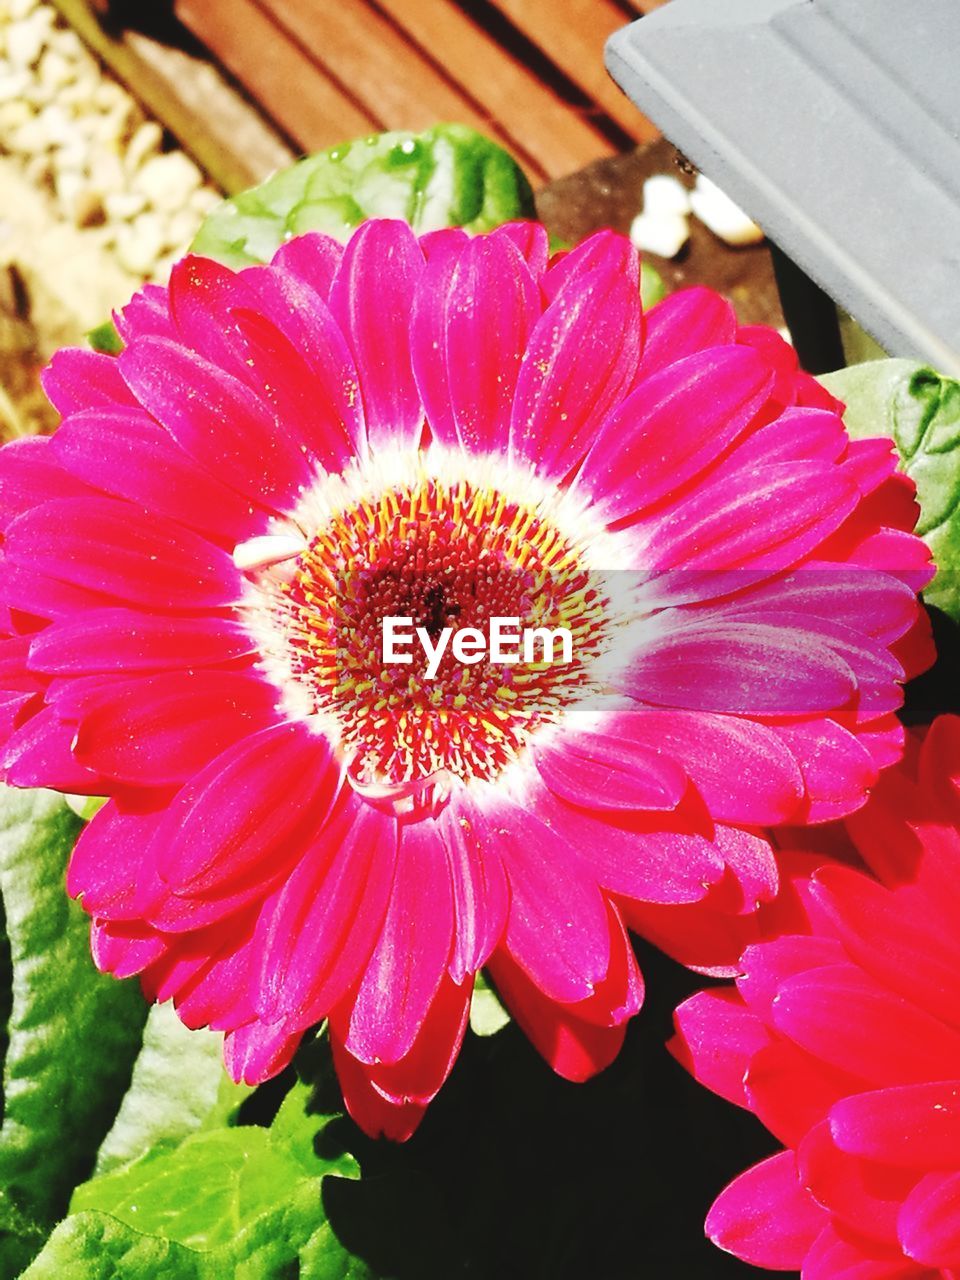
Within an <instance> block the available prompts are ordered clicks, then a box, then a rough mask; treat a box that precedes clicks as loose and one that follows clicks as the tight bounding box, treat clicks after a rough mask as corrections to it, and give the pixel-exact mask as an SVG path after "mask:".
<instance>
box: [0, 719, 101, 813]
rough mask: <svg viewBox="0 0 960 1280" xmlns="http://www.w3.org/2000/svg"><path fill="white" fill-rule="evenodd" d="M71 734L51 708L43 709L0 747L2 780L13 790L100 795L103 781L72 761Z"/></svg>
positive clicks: (70, 729) (72, 732)
mask: <svg viewBox="0 0 960 1280" xmlns="http://www.w3.org/2000/svg"><path fill="white" fill-rule="evenodd" d="M73 735H74V730H73V728H71V727H69V726H68V725H65V724H64V723H63V722H62V721H61V720H60V718H59V716H58V715H57V713H56V711H55V710H54V709H53V708H52V707H45V708H44V709H43V710H42V711H40V712H38V713H37V714H36V715H35V716H32V717H31V718H30V719H29V720H27V722H26V723H25V724H23V725H22V726H21V727H20V728H19V729H17V730H16V731H15V732H14V733H13V734H12V735H11V736H10V737H9V738H8V739H7V741H6V743H5V744H4V746H3V751H2V753H0V769H2V770H3V778H4V781H6V782H7V783H9V785H10V786H13V787H52V788H53V789H54V790H55V791H66V792H68V793H70V794H73V795H83V796H99V795H103V793H104V790H105V787H106V784H105V782H104V779H103V778H102V777H100V775H99V774H96V773H93V772H92V771H91V770H90V769H85V768H84V767H83V766H82V765H81V764H79V763H78V762H77V760H76V759H75V758H74V756H73V754H72V752H71V750H70V744H71V741H72V739H73Z"/></svg>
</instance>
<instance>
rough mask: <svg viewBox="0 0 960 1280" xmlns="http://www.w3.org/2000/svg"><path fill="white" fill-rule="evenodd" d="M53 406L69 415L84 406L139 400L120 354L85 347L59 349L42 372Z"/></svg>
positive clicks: (102, 406) (130, 403)
mask: <svg viewBox="0 0 960 1280" xmlns="http://www.w3.org/2000/svg"><path fill="white" fill-rule="evenodd" d="M40 381H41V382H42V383H43V389H44V391H45V392H46V393H47V397H48V399H49V400H50V403H51V404H52V405H53V407H54V408H55V409H56V410H57V411H58V412H59V413H61V414H62V415H63V416H64V417H67V416H68V415H69V414H71V413H77V412H78V411H79V410H81V409H114V408H117V407H126V406H133V405H135V404H136V400H135V399H134V398H133V396H132V395H131V394H130V389H129V388H128V386H127V384H126V383H125V382H124V380H123V378H122V377H121V376H120V366H119V364H118V363H117V358H116V356H108V355H104V354H103V353H102V352H100V351H87V350H85V349H84V348H82V347H67V348H65V349H64V350H63V351H58V352H57V353H56V355H55V356H54V357H53V359H52V360H51V361H50V363H49V364H48V365H47V367H46V369H44V371H43V373H42V374H41V375H40Z"/></svg>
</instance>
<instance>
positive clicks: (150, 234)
mask: <svg viewBox="0 0 960 1280" xmlns="http://www.w3.org/2000/svg"><path fill="white" fill-rule="evenodd" d="M164 240H165V235H164V227H163V223H162V221H161V220H160V218H159V217H157V215H156V214H153V213H142V214H141V215H140V217H139V218H136V219H134V221H133V222H131V223H130V224H129V225H128V226H125V227H121V228H120V230H119V231H118V232H117V258H118V259H119V261H120V265H121V266H122V267H123V268H124V270H126V271H129V272H130V274H131V275H134V276H148V275H150V273H151V272H152V271H153V269H154V267H155V266H156V264H157V262H158V261H159V259H160V256H161V254H162V253H163V250H164Z"/></svg>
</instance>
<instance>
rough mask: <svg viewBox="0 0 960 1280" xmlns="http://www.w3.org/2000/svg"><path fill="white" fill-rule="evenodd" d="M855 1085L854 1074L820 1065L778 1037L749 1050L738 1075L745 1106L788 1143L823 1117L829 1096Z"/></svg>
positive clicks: (835, 1099)
mask: <svg viewBox="0 0 960 1280" xmlns="http://www.w3.org/2000/svg"><path fill="white" fill-rule="evenodd" d="M859 1087H860V1084H859V1082H858V1081H857V1080H856V1079H855V1077H853V1076H849V1075H847V1074H846V1073H845V1072H843V1071H835V1070H833V1068H831V1067H828V1066H825V1065H824V1063H822V1062H821V1061H820V1060H819V1059H818V1058H813V1057H811V1056H810V1054H808V1053H804V1052H803V1050H802V1049H798V1048H797V1046H796V1045H795V1044H791V1043H790V1041H789V1040H784V1039H782V1038H778V1039H776V1040H773V1041H772V1042H771V1043H770V1044H768V1045H767V1046H766V1048H763V1049H761V1050H760V1051H759V1053H756V1054H755V1055H754V1056H753V1058H752V1060H751V1062H750V1065H749V1067H748V1068H747V1073H746V1076H745V1077H744V1081H743V1089H744V1094H745V1095H746V1099H747V1106H748V1107H749V1109H750V1110H751V1111H752V1112H753V1113H754V1115H755V1116H756V1117H757V1119H758V1120H759V1121H760V1123H761V1124H762V1125H763V1126H764V1127H765V1128H766V1129H769V1130H770V1132H771V1133H772V1134H773V1135H774V1137H775V1138H777V1140H778V1141H779V1142H783V1143H785V1144H786V1145H787V1146H791V1147H792V1146H796V1145H798V1144H799V1143H800V1142H801V1141H802V1140H803V1138H804V1136H805V1135H806V1134H807V1133H808V1132H809V1131H810V1129H812V1128H813V1127H814V1125H817V1124H820V1122H821V1121H822V1120H824V1119H825V1118H826V1116H827V1115H828V1113H829V1111H830V1108H831V1107H832V1106H833V1105H834V1103H835V1102H838V1101H839V1100H840V1099H841V1098H843V1097H845V1096H846V1095H847V1094H849V1093H850V1091H851V1089H853V1090H856V1089H858V1088H859Z"/></svg>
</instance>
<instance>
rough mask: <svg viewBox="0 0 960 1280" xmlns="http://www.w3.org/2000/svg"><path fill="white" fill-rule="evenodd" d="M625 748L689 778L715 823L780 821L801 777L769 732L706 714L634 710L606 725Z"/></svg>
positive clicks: (797, 794)
mask: <svg viewBox="0 0 960 1280" xmlns="http://www.w3.org/2000/svg"><path fill="white" fill-rule="evenodd" d="M609 730H610V733H611V736H612V737H613V738H615V739H617V740H618V741H620V742H622V743H623V748H622V749H623V750H624V751H627V750H630V749H632V748H633V745H634V744H636V745H637V746H638V747H642V748H643V749H645V750H646V751H648V752H656V753H657V754H658V756H659V757H660V758H661V760H662V762H663V763H662V764H661V766H660V767H661V770H663V769H664V768H665V766H667V764H668V762H672V763H673V764H674V766H675V768H676V770H677V771H678V772H679V771H682V773H683V774H686V775H687V776H688V777H689V778H690V779H691V780H692V782H693V784H694V786H695V787H696V788H697V790H698V791H699V792H700V795H701V796H702V797H703V799H704V801H705V802H706V805H707V808H708V809H709V811H710V813H711V815H712V816H713V817H714V818H715V819H716V820H717V821H720V822H742V823H746V824H750V825H757V826H759V825H763V824H767V823H775V822H783V821H786V820H787V819H788V817H789V816H790V815H791V814H792V813H794V812H795V811H796V809H797V806H798V803H799V801H800V798H801V797H802V795H803V779H802V777H801V775H800V770H799V768H798V767H797V763H796V761H795V760H794V758H793V756H792V755H791V753H790V752H789V751H788V750H787V748H786V747H785V746H784V745H783V743H782V742H781V740H780V738H779V737H778V735H777V733H776V731H775V730H773V729H770V728H768V727H767V726H765V725H762V724H758V723H757V722H756V721H754V720H740V719H735V718H733V717H729V716H720V715H713V714H710V713H706V712H693V711H678V710H673V709H669V710H666V709H664V710H647V709H642V708H639V707H638V708H636V710H633V711H627V712H624V713H623V714H622V715H621V716H618V717H617V718H616V719H615V720H614V721H613V722H612V723H611V725H610V726H609Z"/></svg>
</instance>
